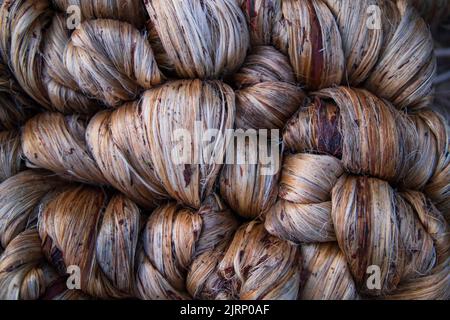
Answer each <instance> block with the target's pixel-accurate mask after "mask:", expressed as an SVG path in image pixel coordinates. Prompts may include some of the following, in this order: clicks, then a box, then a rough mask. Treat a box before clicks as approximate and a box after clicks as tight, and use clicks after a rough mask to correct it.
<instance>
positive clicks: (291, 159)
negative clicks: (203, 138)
mask: <svg viewBox="0 0 450 320" xmlns="http://www.w3.org/2000/svg"><path fill="white" fill-rule="evenodd" d="M69 4H77V5H79V6H80V8H81V11H82V13H83V14H82V23H81V24H80V25H79V26H78V28H77V29H75V30H68V29H67V26H65V24H64V16H63V15H62V14H61V13H59V11H58V10H60V11H65V9H66V8H67V6H68V5H69ZM144 5H145V7H146V9H147V12H148V17H147V16H146V14H145V12H144V9H143V7H144ZM369 5H378V6H379V7H380V9H381V19H382V21H381V22H382V23H381V26H382V28H381V29H369V28H367V25H366V22H367V21H366V19H361V17H362V16H364V15H365V14H366V13H367V11H366V10H367V7H368V6H369ZM436 5H438V4H436ZM430 7H431V6H430ZM430 7H425V6H424V7H423V8H424V15H426V11H427V10H428V9H429V8H430ZM122 8H128V9H129V10H122ZM241 9H242V10H241ZM430 10H431V11H432V10H433V9H430ZM146 19H149V20H148V23H144V22H145V20H146ZM0 21H1V24H2V26H4V28H2V30H1V31H0V51H1V56H2V59H3V60H4V61H5V63H6V64H7V65H8V67H9V69H10V71H11V74H10V75H9V71H8V73H2V74H8V76H7V78H6V79H11V80H8V81H10V82H9V83H14V82H15V81H17V83H18V84H19V85H20V86H21V87H22V88H23V91H25V92H26V93H27V95H29V96H30V97H31V98H32V99H33V100H34V101H36V103H38V104H39V105H40V106H41V107H43V108H44V109H46V110H47V112H44V113H41V114H39V115H37V116H36V117H34V118H32V119H31V120H29V121H27V122H26V124H25V125H24V127H23V130H22V132H21V135H20V136H19V135H18V134H14V135H12V136H9V137H7V138H5V141H8V144H7V143H6V142H5V143H2V144H1V145H2V146H3V145H8V146H7V147H5V148H4V147H2V148H4V149H5V150H6V151H5V152H2V155H3V154H4V155H5V156H4V159H5V160H2V163H8V164H9V165H8V166H2V168H6V169H7V170H6V171H7V172H5V173H4V174H3V178H2V179H6V180H5V181H4V182H3V183H2V184H0V191H1V192H0V202H1V203H3V207H4V209H2V210H1V211H0V221H1V223H0V226H1V228H0V239H1V250H2V251H3V250H4V252H3V254H2V255H1V256H0V287H1V288H3V289H1V296H2V297H3V298H8V299H36V298H54V299H83V298H89V297H93V298H127V297H137V298H141V299H191V298H195V299H297V298H300V299H358V298H367V297H373V298H388V299H448V297H449V292H450V290H449V281H448V280H449V267H448V266H449V264H448V258H449V253H448V250H449V245H450V239H449V238H448V235H449V232H448V219H449V217H448V212H449V177H450V171H449V170H450V166H449V159H450V158H449V153H448V131H447V130H448V124H447V123H445V121H444V120H443V119H442V118H441V117H439V116H438V115H437V114H435V113H433V112H432V111H430V110H429V108H428V107H429V106H430V104H431V103H432V82H433V77H434V72H435V58H434V55H433V52H432V39H431V35H430V32H429V30H428V27H427V26H426V24H425V22H424V21H423V20H422V19H421V18H420V17H419V15H418V13H417V12H416V11H415V10H414V9H413V8H412V7H411V6H410V5H409V4H408V3H407V2H406V1H403V0H399V1H388V0H386V1H384V0H364V1H358V2H354V1H351V2H350V1H346V0H344V1H331V0H330V1H328V0H323V1H322V0H308V1H298V0H285V1H280V0H257V1H243V0H240V1H235V0H209V1H201V0H194V1H181V0H171V1H167V0H165V1H162V0H161V1H160V0H153V1H146V2H145V3H141V2H140V1H119V0H115V1H90V2H88V1H53V3H50V2H49V1H46V0H39V1H31V0H16V1H4V2H3V4H2V8H1V11H0ZM144 28H145V29H146V32H144V30H143V29H144ZM355 31H358V32H355ZM2 78H3V75H2ZM179 78H190V80H177V79H179ZM196 78H199V79H196ZM339 85H345V86H339ZM300 86H303V87H304V90H303V89H301V87H300ZM5 88H6V91H5V92H6V93H5V94H8V95H9V96H10V97H14V92H15V91H14V90H13V89H12V88H13V87H12V85H11V84H9V85H8V86H5ZM369 90H370V92H369ZM9 101H14V99H10V100H9ZM15 103H17V102H15ZM108 107H109V108H114V109H107V110H104V111H100V110H101V109H105V108H108ZM58 112H60V113H58ZM8 117H9V115H8ZM20 121H22V120H19V119H17V120H13V121H10V123H16V124H17V123H20ZM196 121H199V122H200V124H201V126H202V127H203V129H217V130H218V131H219V132H220V133H222V134H223V133H224V132H225V131H226V130H227V129H231V128H234V127H236V128H243V129H284V134H283V143H284V147H285V148H286V151H287V152H286V153H285V154H284V157H283V168H282V170H281V172H280V173H278V174H275V175H271V176H264V175H261V172H262V169H263V164H262V163H259V162H258V163H257V164H226V165H224V166H221V165H219V164H217V163H220V161H219V162H216V161H214V160H222V159H223V158H224V157H225V156H226V152H228V151H230V150H229V149H227V148H228V146H227V145H226V144H225V143H224V141H222V140H220V139H219V140H213V141H210V147H211V149H210V150H211V152H210V153H208V154H207V155H205V154H201V153H199V152H198V150H197V148H196V146H199V145H200V141H198V140H195V139H197V137H196V136H195V135H194V141H192V143H191V145H190V146H191V150H190V151H191V153H190V154H191V156H192V157H194V158H195V159H201V160H202V161H203V162H200V163H199V164H197V163H196V162H192V161H191V163H194V164H192V165H185V164H183V165H179V164H177V163H175V162H174V159H173V157H172V156H173V154H172V152H173V150H177V151H176V152H178V153H176V154H175V156H176V157H180V156H181V153H182V151H183V150H181V149H179V148H178V149H177V148H176V139H175V138H176V137H175V134H174V131H175V129H187V130H188V131H189V132H191V133H193V132H194V131H195V124H196ZM8 130H9V127H8ZM8 134H9V133H8ZM5 136H6V135H5ZM11 138H13V139H12V140H11ZM14 139H15V140H14ZM19 140H20V142H21V145H20V143H15V144H14V143H13V144H11V143H10V142H9V141H17V142H18V141H19ZM246 147H247V146H246ZM22 149H23V155H24V157H25V158H26V162H27V165H28V166H29V167H31V168H44V169H48V170H50V171H52V172H55V173H56V174H57V175H54V174H52V173H50V172H46V171H36V170H31V171H24V172H22V173H20V174H18V175H13V174H15V173H16V172H17V171H19V170H21V162H17V164H16V165H15V167H16V169H14V168H13V167H14V166H12V165H10V164H13V163H15V161H16V159H20V158H22V151H21V150H22ZM188 149H189V148H188ZM10 150H14V151H10ZM280 150H283V146H280ZM184 151H185V150H184ZM235 151H236V150H235ZM238 151H239V152H243V153H244V156H245V157H248V156H249V153H248V152H249V151H248V150H246V148H244V150H238ZM176 157H175V158H176ZM191 160H192V159H191ZM10 168H13V169H10ZM67 179H68V180H73V181H79V182H83V183H88V184H91V186H87V185H80V184H77V183H68V182H67ZM95 185H102V186H107V185H110V186H113V187H114V188H115V189H117V190H119V191H120V192H121V193H117V192H116V191H114V190H112V189H110V188H98V187H96V186H95ZM36 186H39V187H36ZM219 193H220V196H219ZM221 198H222V199H223V200H225V201H226V202H227V204H225V203H224V202H223V201H222V200H221ZM429 199H431V200H432V201H433V202H431V201H430V200H429ZM228 206H229V207H230V208H231V210H233V211H234V212H232V211H231V210H230V209H228V208H227V207H228ZM144 210H146V211H144ZM235 214H237V215H239V216H241V217H242V218H243V219H239V218H237V217H236V215H235ZM243 220H244V222H243ZM446 220H447V221H446ZM28 252H29V253H28ZM19 262H20V263H19ZM70 265H77V266H79V267H80V269H81V273H82V277H81V279H82V283H81V290H80V291H68V290H67V288H66V287H65V283H64V282H65V279H64V275H65V272H66V268H67V267H68V266H70ZM371 265H378V266H379V267H380V268H381V271H382V273H381V276H382V278H381V289H377V290H369V289H368V288H367V286H366V280H367V277H368V274H367V273H366V270H367V267H368V266H371Z"/></svg>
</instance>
